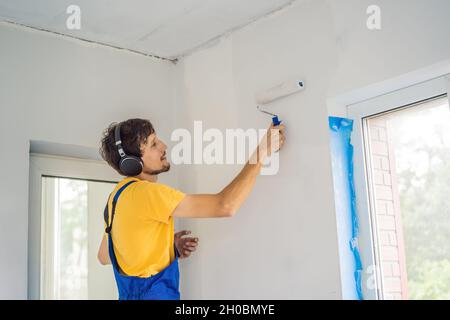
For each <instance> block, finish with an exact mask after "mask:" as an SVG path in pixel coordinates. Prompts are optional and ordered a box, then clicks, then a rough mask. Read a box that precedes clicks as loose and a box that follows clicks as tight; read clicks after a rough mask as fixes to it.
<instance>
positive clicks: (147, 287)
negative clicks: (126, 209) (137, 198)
mask: <svg viewBox="0 0 450 320" xmlns="http://www.w3.org/2000/svg"><path fill="white" fill-rule="evenodd" d="M133 182H136V181H130V182H128V183H126V184H124V185H123V186H122V187H121V188H120V189H119V190H118V191H117V193H116V194H115V196H114V199H113V202H112V213H111V224H108V222H109V221H108V203H107V204H106V208H105V212H104V218H105V222H106V225H107V226H108V227H107V228H106V230H105V232H106V233H107V234H108V247H109V256H110V258H111V262H112V266H113V270H114V277H115V278H116V283H117V289H118V291H119V300H180V292H179V289H178V288H179V284H180V272H179V270H178V252H177V249H176V248H174V250H175V260H174V261H173V262H172V263H171V264H170V265H169V266H168V267H167V268H165V269H164V270H162V271H161V272H159V273H157V274H155V275H153V276H151V277H148V278H141V277H135V276H127V275H124V274H122V273H120V267H119V264H118V263H117V259H116V255H115V253H114V246H113V241H112V237H111V228H112V224H113V220H114V214H115V210H116V204H117V200H118V199H119V196H120V194H121V193H122V191H123V190H124V189H125V188H126V187H128V186H129V185H130V184H132V183H133Z"/></svg>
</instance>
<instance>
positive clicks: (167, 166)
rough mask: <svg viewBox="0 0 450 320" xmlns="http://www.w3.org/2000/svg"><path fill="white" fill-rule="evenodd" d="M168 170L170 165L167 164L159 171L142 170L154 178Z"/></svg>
mask: <svg viewBox="0 0 450 320" xmlns="http://www.w3.org/2000/svg"><path fill="white" fill-rule="evenodd" d="M169 170H170V163H168V164H167V165H165V166H163V167H162V168H161V169H159V170H144V173H146V174H150V175H154V176H156V175H158V174H160V173H163V172H167V171H169Z"/></svg>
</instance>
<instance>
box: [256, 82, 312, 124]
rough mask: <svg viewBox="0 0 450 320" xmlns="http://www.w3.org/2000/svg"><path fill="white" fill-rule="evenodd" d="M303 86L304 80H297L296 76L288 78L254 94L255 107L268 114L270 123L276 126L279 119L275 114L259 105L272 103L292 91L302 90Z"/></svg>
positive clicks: (292, 92) (290, 93)
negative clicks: (270, 117)
mask: <svg viewBox="0 0 450 320" xmlns="http://www.w3.org/2000/svg"><path fill="white" fill-rule="evenodd" d="M304 88H305V82H304V81H303V80H298V78H295V79H290V80H288V81H285V82H283V83H281V84H279V85H277V86H275V87H273V88H270V89H268V90H265V91H261V92H258V93H256V94H255V100H256V104H257V105H256V109H258V110H259V111H261V112H263V113H266V114H269V115H271V116H272V123H273V125H274V126H278V125H279V124H280V123H281V121H280V120H279V119H278V116H277V115H276V114H273V113H270V112H267V111H265V110H262V109H261V106H263V105H267V104H269V103H272V102H274V101H276V100H279V99H281V98H284V97H287V96H290V95H292V94H294V93H297V92H299V91H302V90H303V89H304Z"/></svg>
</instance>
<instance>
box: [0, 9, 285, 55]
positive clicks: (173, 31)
mask: <svg viewBox="0 0 450 320" xmlns="http://www.w3.org/2000/svg"><path fill="white" fill-rule="evenodd" d="M291 2H293V0H122V1H121V0H0V20H2V21H10V22H14V23H18V24H23V25H26V26H30V27H34V28H39V29H44V30H48V31H53V32H57V33H62V34H65V35H69V36H73V37H77V38H80V39H85V40H90V41H95V42H99V43H103V44H109V45H112V46H117V47H121V48H126V49H130V50H135V51H138V52H141V53H145V54H149V55H155V56H158V57H163V58H167V59H175V58H178V57H180V56H182V55H184V54H187V53H189V52H191V51H192V50H194V49H195V48H197V47H199V46H201V45H203V44H205V43H207V42H208V41H210V40H211V39H214V38H216V37H218V36H220V35H223V34H224V33H227V32H229V31H231V30H235V29H237V28H239V27H242V26H244V25H246V24H248V23H250V22H252V21H254V20H257V19H258V18H261V17H263V16H265V15H267V14H269V13H271V12H273V11H277V10H278V9H280V8H282V7H284V6H287V5H289V4H290V3H291ZM72 4H75V5H78V6H79V7H80V9H81V29H80V30H69V29H67V27H66V20H67V18H68V17H69V14H67V13H66V10H67V7H68V6H69V5H72Z"/></svg>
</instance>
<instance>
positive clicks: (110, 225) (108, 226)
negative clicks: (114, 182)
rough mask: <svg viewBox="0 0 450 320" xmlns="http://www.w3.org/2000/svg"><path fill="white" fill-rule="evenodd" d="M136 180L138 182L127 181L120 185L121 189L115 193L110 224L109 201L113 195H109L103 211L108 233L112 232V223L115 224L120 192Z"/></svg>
mask: <svg viewBox="0 0 450 320" xmlns="http://www.w3.org/2000/svg"><path fill="white" fill-rule="evenodd" d="M134 182H136V180H133V181H129V182H127V183H126V184H124V185H123V186H122V187H120V189H119V190H118V191H117V192H116V194H115V195H114V199H113V202H112V211H111V224H109V212H108V211H109V210H108V203H109V198H110V197H111V195H109V197H108V201H107V202H106V207H105V211H104V212H103V218H104V219H105V223H106V225H107V227H106V229H105V232H106V233H110V232H111V228H112V224H113V220H114V214H115V212H116V204H117V200H118V199H119V196H120V194H121V193H122V191H123V190H125V188H126V187H128V186H129V185H130V184H132V183H134Z"/></svg>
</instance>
